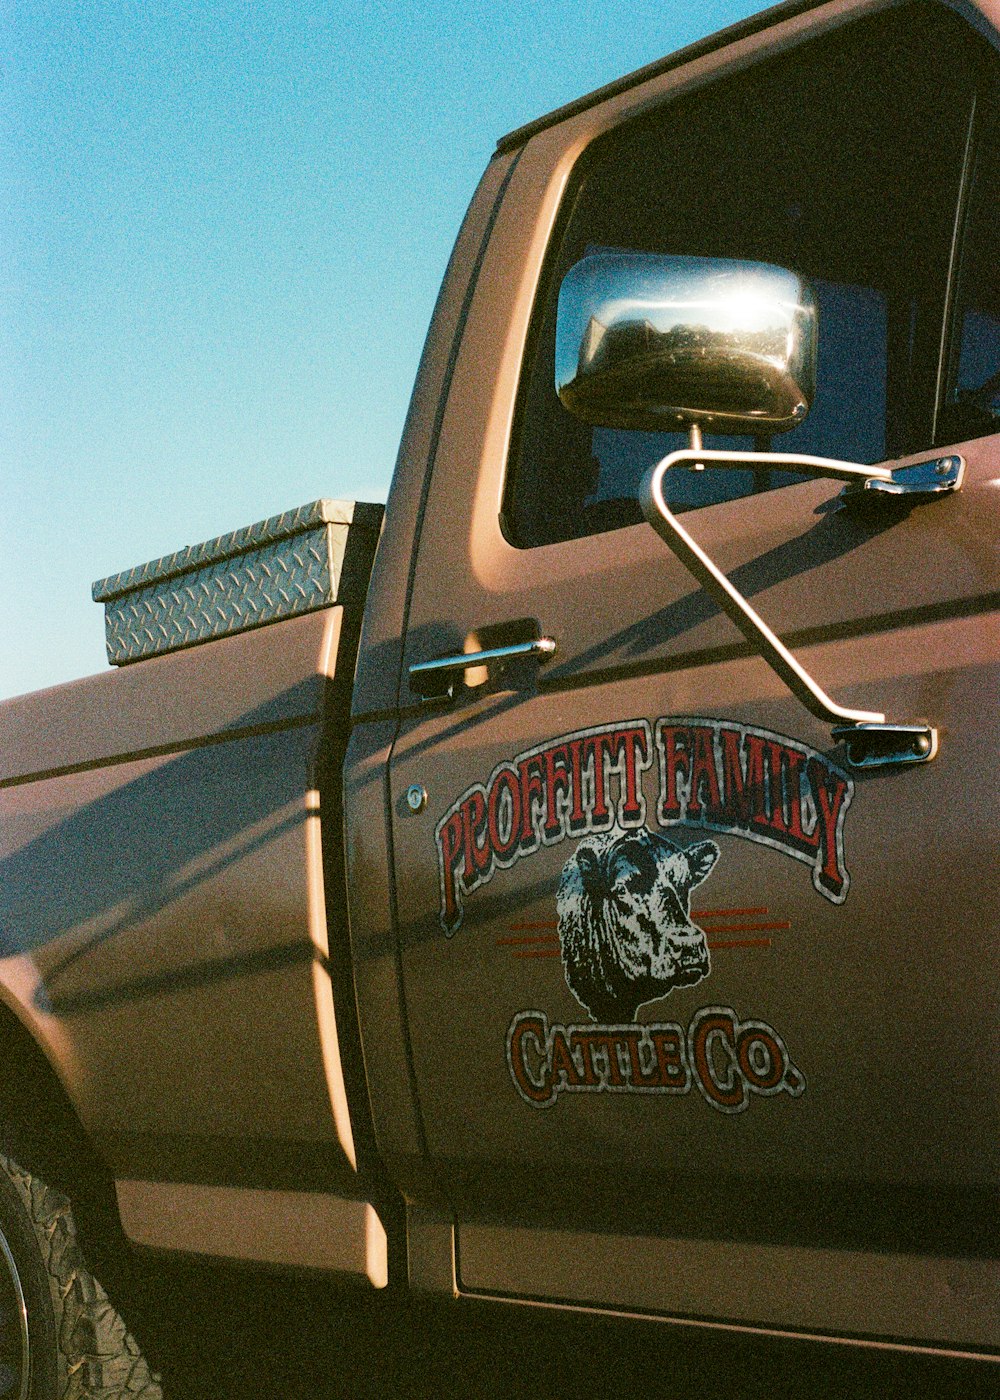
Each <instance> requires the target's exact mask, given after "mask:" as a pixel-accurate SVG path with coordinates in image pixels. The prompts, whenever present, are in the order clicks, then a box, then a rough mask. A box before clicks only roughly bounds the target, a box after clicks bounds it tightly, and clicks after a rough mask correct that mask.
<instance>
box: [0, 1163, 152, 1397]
mask: <svg viewBox="0 0 1000 1400" xmlns="http://www.w3.org/2000/svg"><path fill="white" fill-rule="evenodd" d="M0 1169H2V1170H3V1171H4V1173H5V1174H6V1176H7V1177H8V1179H9V1180H10V1182H11V1183H12V1185H13V1186H14V1189H15V1190H16V1191H17V1193H18V1196H19V1197H20V1199H21V1201H22V1203H23V1204H24V1207H25V1210H26V1211H27V1213H28V1216H29V1218H30V1220H31V1224H32V1227H33V1229H34V1233H35V1238H36V1240H37V1242H38V1247H39V1250H40V1253H41V1257H42V1262H43V1264H44V1266H45V1270H46V1273H47V1274H48V1277H49V1290H50V1293H51V1296H52V1304H53V1308H54V1309H55V1314H56V1322H57V1326H58V1332H59V1348H60V1351H61V1353H62V1358H61V1361H62V1365H61V1367H60V1371H61V1372H63V1371H64V1372H65V1376H66V1384H65V1386H64V1388H63V1393H62V1396H61V1397H60V1400H163V1388H162V1386H161V1384H160V1377H159V1376H157V1375H156V1374H155V1373H154V1372H152V1371H151V1370H150V1369H149V1366H148V1364H147V1363H146V1360H145V1358H144V1357H143V1355H142V1352H141V1350H140V1348H139V1346H138V1343H137V1342H136V1341H135V1338H134V1337H133V1336H132V1335H131V1333H130V1332H129V1330H128V1328H127V1326H126V1324H125V1322H124V1320H123V1319H122V1317H121V1315H120V1314H119V1313H118V1311H117V1310H116V1309H115V1307H114V1305H113V1304H112V1302H111V1300H110V1299H109V1298H108V1295H107V1293H105V1291H104V1289H103V1288H102V1287H101V1285H100V1283H99V1282H98V1281H97V1279H95V1278H94V1276H93V1275H92V1274H91V1273H90V1271H89V1270H88V1268H87V1266H86V1263H85V1261H84V1257H83V1253H82V1251H81V1249H80V1244H79V1240H78V1238H77V1232H76V1223H75V1221H74V1219H73V1209H72V1206H71V1204H70V1201H69V1199H68V1197H66V1196H64V1195H63V1194H62V1192H60V1191H57V1190H56V1189H55V1188H54V1187H52V1186H49V1185H48V1184H47V1183H46V1182H44V1181H42V1180H41V1179H40V1178H39V1177H37V1176H33V1175H32V1174H31V1173H30V1172H27V1171H25V1169H24V1168H23V1167H21V1166H19V1165H18V1163H17V1162H15V1161H13V1160H12V1159H11V1158H10V1157H6V1156H3V1155H2V1154H0Z"/></svg>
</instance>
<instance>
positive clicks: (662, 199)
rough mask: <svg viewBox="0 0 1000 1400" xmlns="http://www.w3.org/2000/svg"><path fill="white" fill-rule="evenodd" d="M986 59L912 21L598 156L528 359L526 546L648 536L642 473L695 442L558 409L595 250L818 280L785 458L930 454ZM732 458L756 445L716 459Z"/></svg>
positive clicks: (673, 481) (772, 64) (522, 527)
mask: <svg viewBox="0 0 1000 1400" xmlns="http://www.w3.org/2000/svg"><path fill="white" fill-rule="evenodd" d="M972 43H973V41H972V39H971V36H970V35H969V33H968V31H967V29H966V27H965V26H964V25H963V24H962V22H961V21H959V20H958V19H957V18H956V17H955V16H954V15H952V14H950V13H949V12H947V11H944V10H939V9H937V8H935V7H932V6H930V5H916V6H911V7H908V8H907V9H905V10H902V11H894V12H893V13H892V14H890V15H888V16H885V17H879V18H878V19H875V20H868V21H865V22H863V23H858V24H855V25H852V26H851V27H850V28H848V29H847V30H843V31H840V32H838V33H837V34H835V35H832V36H827V37H825V38H824V39H822V40H817V41H814V42H813V43H811V44H809V45H806V46H803V47H802V48H800V49H799V50H797V51H795V52H793V53H791V54H789V55H786V56H783V57H782V58H780V59H777V60H771V61H769V62H766V63H762V64H759V65H757V66H756V67H755V68H753V69H751V70H749V71H748V72H746V73H744V74H741V75H740V76H739V77H737V78H734V79H730V80H728V81H726V82H722V83H718V84H716V85H713V86H712V87H711V88H709V89H707V90H705V91H704V92H702V93H698V94H695V95H693V96H692V97H690V98H686V99H683V100H679V101H676V102H674V103H671V104H670V105H669V106H667V107H665V108H663V109H661V110H660V111H659V112H658V113H656V114H655V115H654V116H653V117H651V118H643V119H641V120H639V121H636V122H633V123H631V124H629V125H628V126H626V127H623V128H619V129H617V130H616V131H614V132H612V133H611V134H610V135H609V136H607V137H605V138H604V139H603V140H602V141H600V142H598V143H595V145H594V146H593V147H592V148H591V150H590V152H589V153H588V154H587V156H586V157H585V158H584V160H583V162H581V165H580V168H579V169H578V171H577V175H576V183H575V186H574V187H573V188H572V189H571V191H570V193H569V195H568V197H567V200H566V205H565V214H564V222H563V225H562V231H561V234H559V235H557V238H556V240H555V241H554V245H553V252H552V254H551V256H550V260H549V264H548V267H547V268H546V274H545V277H544V278H543V286H542V290H541V293H540V298H539V308H538V310H537V312H536V317H537V320H536V324H535V327H534V330H533V335H532V339H531V342H530V344H529V353H528V359H527V362H526V365H527V367H526V372H525V377H524V382H523V384H522V392H521V399H520V403H519V413H518V424H517V427H516V430H515V438H514V449H513V453H512V459H511V469H510V472H509V477H508V490H507V495H506V499H505V506H504V525H505V529H506V531H507V533H508V536H509V537H510V538H511V539H512V540H513V541H514V542H515V543H517V544H520V545H534V544H542V543H546V542H549V541H553V540H559V539H567V538H572V537H573V536H577V535H584V534H593V533H595V532H596V531H599V530H604V529H611V528H614V527H616V526H618V525H626V524H632V523H634V522H636V521H638V520H639V519H640V518H641V516H640V512H639V507H638V504H637V500H636V492H637V488H638V485H639V482H640V481H641V479H642V476H643V474H644V472H645V471H646V469H647V468H648V467H649V466H650V465H651V464H652V463H654V462H655V461H657V460H659V458H661V457H662V456H664V455H665V454H666V453H667V452H669V451H672V450H674V449H675V448H676V447H680V446H682V445H684V439H683V437H682V436H681V434H679V433H638V432H626V431H619V430H611V429H601V428H597V429H594V428H590V427H588V426H587V425H586V424H584V423H582V422H580V421H578V420H576V419H574V418H573V417H572V415H571V414H569V413H568V412H567V411H566V410H565V409H563V407H562V405H561V404H560V402H559V400H558V398H557V397H556V394H555V389H554V384H553V380H554V368H553V364H554V346H555V316H556V299H557V296H558V288H559V284H560V282H561V280H562V277H563V276H564V275H565V273H566V272H567V271H568V270H569V268H570V267H572V265H573V264H574V263H575V262H577V261H578V260H579V259H580V258H581V257H583V256H584V254H585V253H586V252H587V251H588V249H591V248H594V247H595V246H598V247H605V248H616V249H629V250H636V251H640V252H652V253H679V254H691V255H696V256H708V257H725V258H745V259H750V260H755V261H760V262H769V263H777V264H779V265H780V266H783V267H788V268H791V269H793V270H794V271H796V272H798V273H800V274H803V275H804V276H806V277H807V278H809V279H810V281H812V283H813V285H814V287H815V289H816V293H817V298H818V303H819V327H820V339H819V347H820V348H819V365H818V383H817V395H816V400H815V404H814V407H813V409H812V412H811V413H810V415H809V417H808V418H807V419H806V420H805V422H804V423H802V424H801V425H800V426H798V427H797V428H795V429H794V430H793V431H791V432H789V433H785V434H782V435H781V437H780V438H776V439H775V440H774V442H773V444H772V445H774V446H776V447H777V446H780V447H781V448H783V449H786V450H788V451H790V452H812V453H817V454H821V455H824V456H828V457H840V458H843V459H846V460H852V461H860V462H876V461H880V460H882V459H884V458H886V457H891V456H894V455H898V454H901V453H903V452H905V451H916V450H919V449H920V448H922V447H924V446H929V445H930V442H931V438H932V433H933V408H934V394H935V389H936V382H937V379H936V376H937V364H938V355H939V350H940V342H941V324H942V316H943V309H944V296H945V287H946V281H947V272H948V263H949V256H950V250H951V243H952V234H953V228H954V215H955V208H956V202H957V191H958V186H959V181H960V174H961V168H962V157H963V152H964V149H965V140H966V135H967V130H968V120H969V110H970V105H971V100H972V86H973V73H974V69H975V65H974V64H973V63H972V62H970V45H971V44H972ZM931 77H933V81H931V80H930V79H931ZM942 92H947V93H948V100H947V101H946V102H942V101H941V94H942ZM971 324H972V322H971V320H970V326H971ZM970 334H972V332H971V331H970ZM726 445H729V446H733V447H743V448H747V447H751V446H752V445H753V443H752V440H751V439H749V438H743V439H736V438H728V439H727V438H721V437H712V438H709V439H708V441H707V443H706V446H711V447H723V446H726ZM792 479H794V478H791V477H790V476H789V475H788V474H787V473H784V472H776V471H768V470H765V471H759V472H754V471H726V472H715V471H713V472H702V473H686V472H677V473H674V474H672V476H671V478H669V484H670V487H671V503H672V505H673V506H674V507H675V508H676V509H679V510H682V509H689V508H691V507H693V506H697V505H703V504H707V503H709V502H713V501H718V500H726V499H731V498H733V497H736V496H741V495H746V494H748V493H749V492H751V491H760V490H767V489H769V488H771V487H772V486H777V485H782V484H785V483H787V482H788V481H789V480H792Z"/></svg>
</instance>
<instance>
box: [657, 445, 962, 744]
mask: <svg viewBox="0 0 1000 1400" xmlns="http://www.w3.org/2000/svg"><path fill="white" fill-rule="evenodd" d="M692 437H693V435H692ZM680 466H687V467H693V468H694V469H695V470H698V469H701V468H703V467H724V466H730V467H732V466H753V467H762V466H767V467H772V468H781V469H784V470H787V471H803V472H807V473H808V474H809V475H810V476H823V477H833V478H834V479H837V480H842V481H848V482H853V483H856V484H857V485H858V486H859V487H860V488H861V489H864V487H865V483H867V482H869V481H870V482H872V483H882V482H888V483H892V481H893V473H892V472H891V471H890V470H889V469H888V468H886V467H868V466H860V465H857V464H856V463H853V462H838V461H834V460H831V459H829V458H825V457H810V456H805V455H803V454H800V453H777V452H720V451H715V450H706V449H702V448H701V446H700V444H698V443H697V439H694V441H693V443H692V446H691V447H688V448H683V449H681V450H680V451H678V452H671V453H670V454H669V456H667V457H664V458H663V460H662V461H661V462H659V463H657V465H656V466H654V467H653V468H652V469H651V470H650V471H649V472H648V473H647V475H646V478H645V480H644V481H643V484H642V487H641V489H640V502H641V504H642V509H643V513H644V514H645V517H646V519H647V521H648V522H649V524H650V525H652V527H653V529H654V530H655V531H656V533H657V534H658V535H659V536H660V538H661V539H662V540H663V541H664V543H665V544H667V545H668V546H669V547H670V549H671V550H672V551H673V552H674V554H676V555H677V557H678V559H680V561H681V563H682V564H684V565H685V567H686V568H687V569H688V570H689V571H690V572H691V573H692V574H693V575H694V577H695V578H696V579H697V580H698V582H699V583H700V584H701V585H702V587H703V588H704V589H705V591H706V592H707V593H708V594H709V595H710V596H711V598H712V599H713V600H714V601H715V602H716V603H717V604H718V606H719V607H720V608H721V609H722V611H723V612H724V613H725V614H726V616H727V617H728V618H729V619H730V620H731V621H732V622H733V623H735V625H736V626H737V627H738V628H739V630H740V631H741V632H742V633H743V635H744V637H746V639H747V641H748V642H749V643H750V645H751V646H752V647H753V648H754V650H755V651H757V652H759V654H760V655H761V656H762V657H763V659H764V660H765V661H766V662H767V664H768V665H769V666H770V667H771V669H772V670H773V671H774V672H775V673H776V675H778V676H779V677H780V679H781V680H782V681H784V683H785V684H786V685H787V686H788V688H789V690H790V691H791V692H792V694H793V695H794V696H795V697H796V699H798V700H799V701H801V703H802V704H803V705H804V706H805V707H806V709H807V710H808V711H809V712H810V714H813V715H815V716H816V718H817V719H820V720H823V721H824V722H825V723H827V724H830V725H832V726H833V727H834V729H835V730H837V731H839V733H835V735H834V737H835V738H836V739H838V740H839V739H841V738H843V737H844V735H845V733H846V732H850V731H854V730H855V729H856V728H858V727H863V730H864V732H865V733H866V734H871V735H874V733H875V732H876V731H880V732H881V733H882V735H883V736H884V738H890V737H891V736H892V734H894V733H895V731H896V729H901V730H902V729H905V730H906V737H907V745H906V747H907V757H906V758H905V759H904V758H902V757H896V758H895V760H893V759H883V760H882V761H896V762H900V761H907V762H926V761H927V760H928V759H929V758H932V757H933V756H934V754H935V753H936V752H937V735H936V732H935V731H934V730H932V729H930V728H928V727H926V726H902V727H900V726H893V725H887V724H886V719H885V715H884V714H880V713H878V712H875V711H870V710H852V709H847V708H845V707H844V706H843V705H838V704H837V703H836V701H834V700H832V699H831V698H830V696H829V695H827V694H826V692H825V691H824V690H823V689H822V687H821V686H820V685H819V684H818V683H817V682H816V681H815V680H814V679H813V677H812V676H811V675H810V674H809V672H808V671H807V670H806V669H805V667H804V666H802V665H801V664H800V663H799V662H798V661H796V659H795V657H794V656H793V655H792V653H791V652H790V651H789V650H788V648H787V647H786V646H785V645H784V644H783V643H782V642H781V640H780V639H779V638H778V637H777V636H775V634H774V633H773V632H772V631H771V629H770V628H769V627H768V625H767V623H766V622H764V620H763V619H762V618H761V617H760V616H759V615H758V614H757V613H756V612H755V611H754V609H753V608H752V607H751V606H750V604H749V603H748V602H747V600H746V599H745V598H744V597H743V595H742V594H741V593H740V592H739V590H738V589H736V588H735V587H734V586H733V585H732V584H731V583H730V581H729V579H728V578H727V577H726V576H725V574H724V573H723V572H722V571H721V569H719V568H718V567H717V566H716V565H715V564H713V562H712V560H711V559H709V557H708V555H707V554H706V553H705V551H704V550H703V549H702V548H701V546H700V545H699V544H698V543H697V542H696V541H695V540H693V539H692V538H691V536H690V535H689V534H688V532H687V531H686V530H685V529H684V527H683V526H682V525H681V524H680V522H679V521H678V520H677V518H676V516H674V515H673V513H672V512H671V510H670V507H669V506H668V505H667V500H666V495H665V492H664V482H665V480H666V475H667V472H669V471H670V470H671V468H673V467H680ZM916 729H920V731H921V733H925V732H926V734H927V736H928V743H927V745H926V747H925V746H924V745H922V744H915V743H914V742H913V733H914V731H915V730H916ZM883 747H885V745H884V744H883ZM848 751H849V752H850V748H849V746H848ZM866 766H869V765H866Z"/></svg>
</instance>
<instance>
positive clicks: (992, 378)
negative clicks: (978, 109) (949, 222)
mask: <svg viewBox="0 0 1000 1400" xmlns="http://www.w3.org/2000/svg"><path fill="white" fill-rule="evenodd" d="M977 125H978V126H979V133H978V140H977V142H976V144H977V147H978V153H977V158H976V166H975V174H974V177H973V184H972V194H971V198H970V201H969V210H968V220H967V224H966V229H965V237H964V240H963V248H962V262H961V270H960V274H959V279H958V294H957V297H956V314H955V321H954V330H953V335H952V347H951V365H950V374H949V379H948V386H947V393H946V396H945V404H944V408H943V410H942V414H941V418H940V421H939V423H938V434H937V437H938V441H939V442H942V443H951V442H964V441H966V440H968V439H969V438H977V437H985V436H986V435H987V434H988V433H996V432H1000V237H998V231H997V208H998V207H1000V153H998V151H997V145H996V141H997V135H998V132H997V125H998V122H997V113H996V108H995V106H994V107H993V110H992V111H991V112H990V113H989V114H986V113H981V114H980V118H979V121H978V123H977Z"/></svg>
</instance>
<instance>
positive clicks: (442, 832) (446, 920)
mask: <svg viewBox="0 0 1000 1400" xmlns="http://www.w3.org/2000/svg"><path fill="white" fill-rule="evenodd" d="M437 841H438V860H439V862H440V867H441V892H442V896H443V904H442V909H441V923H442V925H443V926H444V931H445V933H447V934H452V933H454V932H455V930H456V929H457V928H458V926H459V924H460V923H461V922H462V911H461V909H460V908H459V904H458V897H457V891H456V885H457V883H458V882H457V873H458V862H459V856H460V855H461V852H462V813H461V812H460V811H458V812H452V813H451V814H450V815H449V816H448V818H447V819H446V821H445V822H444V823H443V824H442V826H440V827H439V828H438V838H437Z"/></svg>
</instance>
